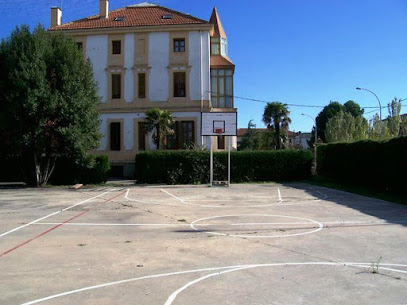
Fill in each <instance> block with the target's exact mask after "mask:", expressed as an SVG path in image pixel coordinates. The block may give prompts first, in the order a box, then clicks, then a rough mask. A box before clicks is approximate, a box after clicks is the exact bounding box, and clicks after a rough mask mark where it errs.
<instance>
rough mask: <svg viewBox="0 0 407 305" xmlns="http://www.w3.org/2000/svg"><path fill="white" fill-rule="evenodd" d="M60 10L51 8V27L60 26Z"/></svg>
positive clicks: (55, 7)
mask: <svg viewBox="0 0 407 305" xmlns="http://www.w3.org/2000/svg"><path fill="white" fill-rule="evenodd" d="M61 21H62V10H61V9H60V8H59V7H57V6H54V7H51V27H53V26H57V25H61Z"/></svg>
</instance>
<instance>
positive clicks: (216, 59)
mask: <svg viewBox="0 0 407 305" xmlns="http://www.w3.org/2000/svg"><path fill="white" fill-rule="evenodd" d="M211 67H216V68H222V67H223V68H230V67H233V68H234V67H235V65H234V64H233V63H232V61H231V60H230V59H229V57H226V56H222V55H211Z"/></svg>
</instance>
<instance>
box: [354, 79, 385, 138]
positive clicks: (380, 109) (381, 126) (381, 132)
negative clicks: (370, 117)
mask: <svg viewBox="0 0 407 305" xmlns="http://www.w3.org/2000/svg"><path fill="white" fill-rule="evenodd" d="M356 90H364V91H367V92H370V93H371V94H373V95H374V96H375V97H376V99H377V101H378V102H379V113H380V134H381V136H382V137H383V124H382V103H381V102H380V99H379V97H378V96H377V95H376V93H374V92H373V91H372V90H369V89H366V88H360V87H356Z"/></svg>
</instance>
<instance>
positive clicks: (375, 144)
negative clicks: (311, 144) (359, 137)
mask: <svg viewBox="0 0 407 305" xmlns="http://www.w3.org/2000/svg"><path fill="white" fill-rule="evenodd" d="M406 156H407V137H399V138H394V139H391V140H387V141H372V140H366V141H358V142H353V143H333V144H325V145H321V146H318V152H317V159H318V160H317V165H318V174H320V175H322V176H327V177H330V178H334V179H337V180H339V181H341V182H348V183H355V184H357V185H363V186H368V187H373V188H376V189H378V190H393V191H401V190H403V191H404V188H405V187H404V186H403V182H404V180H405V179H404V176H405V174H406V172H407V158H406Z"/></svg>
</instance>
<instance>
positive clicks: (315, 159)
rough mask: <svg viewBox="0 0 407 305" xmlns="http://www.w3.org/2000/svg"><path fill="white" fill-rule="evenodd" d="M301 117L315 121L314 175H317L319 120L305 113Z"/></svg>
mask: <svg viewBox="0 0 407 305" xmlns="http://www.w3.org/2000/svg"><path fill="white" fill-rule="evenodd" d="M301 115H303V116H307V117H309V118H310V119H311V120H313V121H314V123H315V130H314V132H315V139H314V162H313V163H314V169H313V173H312V174H313V175H316V173H317V139H318V132H317V120H316V119H314V118H313V117H312V116H310V115H308V114H305V113H301Z"/></svg>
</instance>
